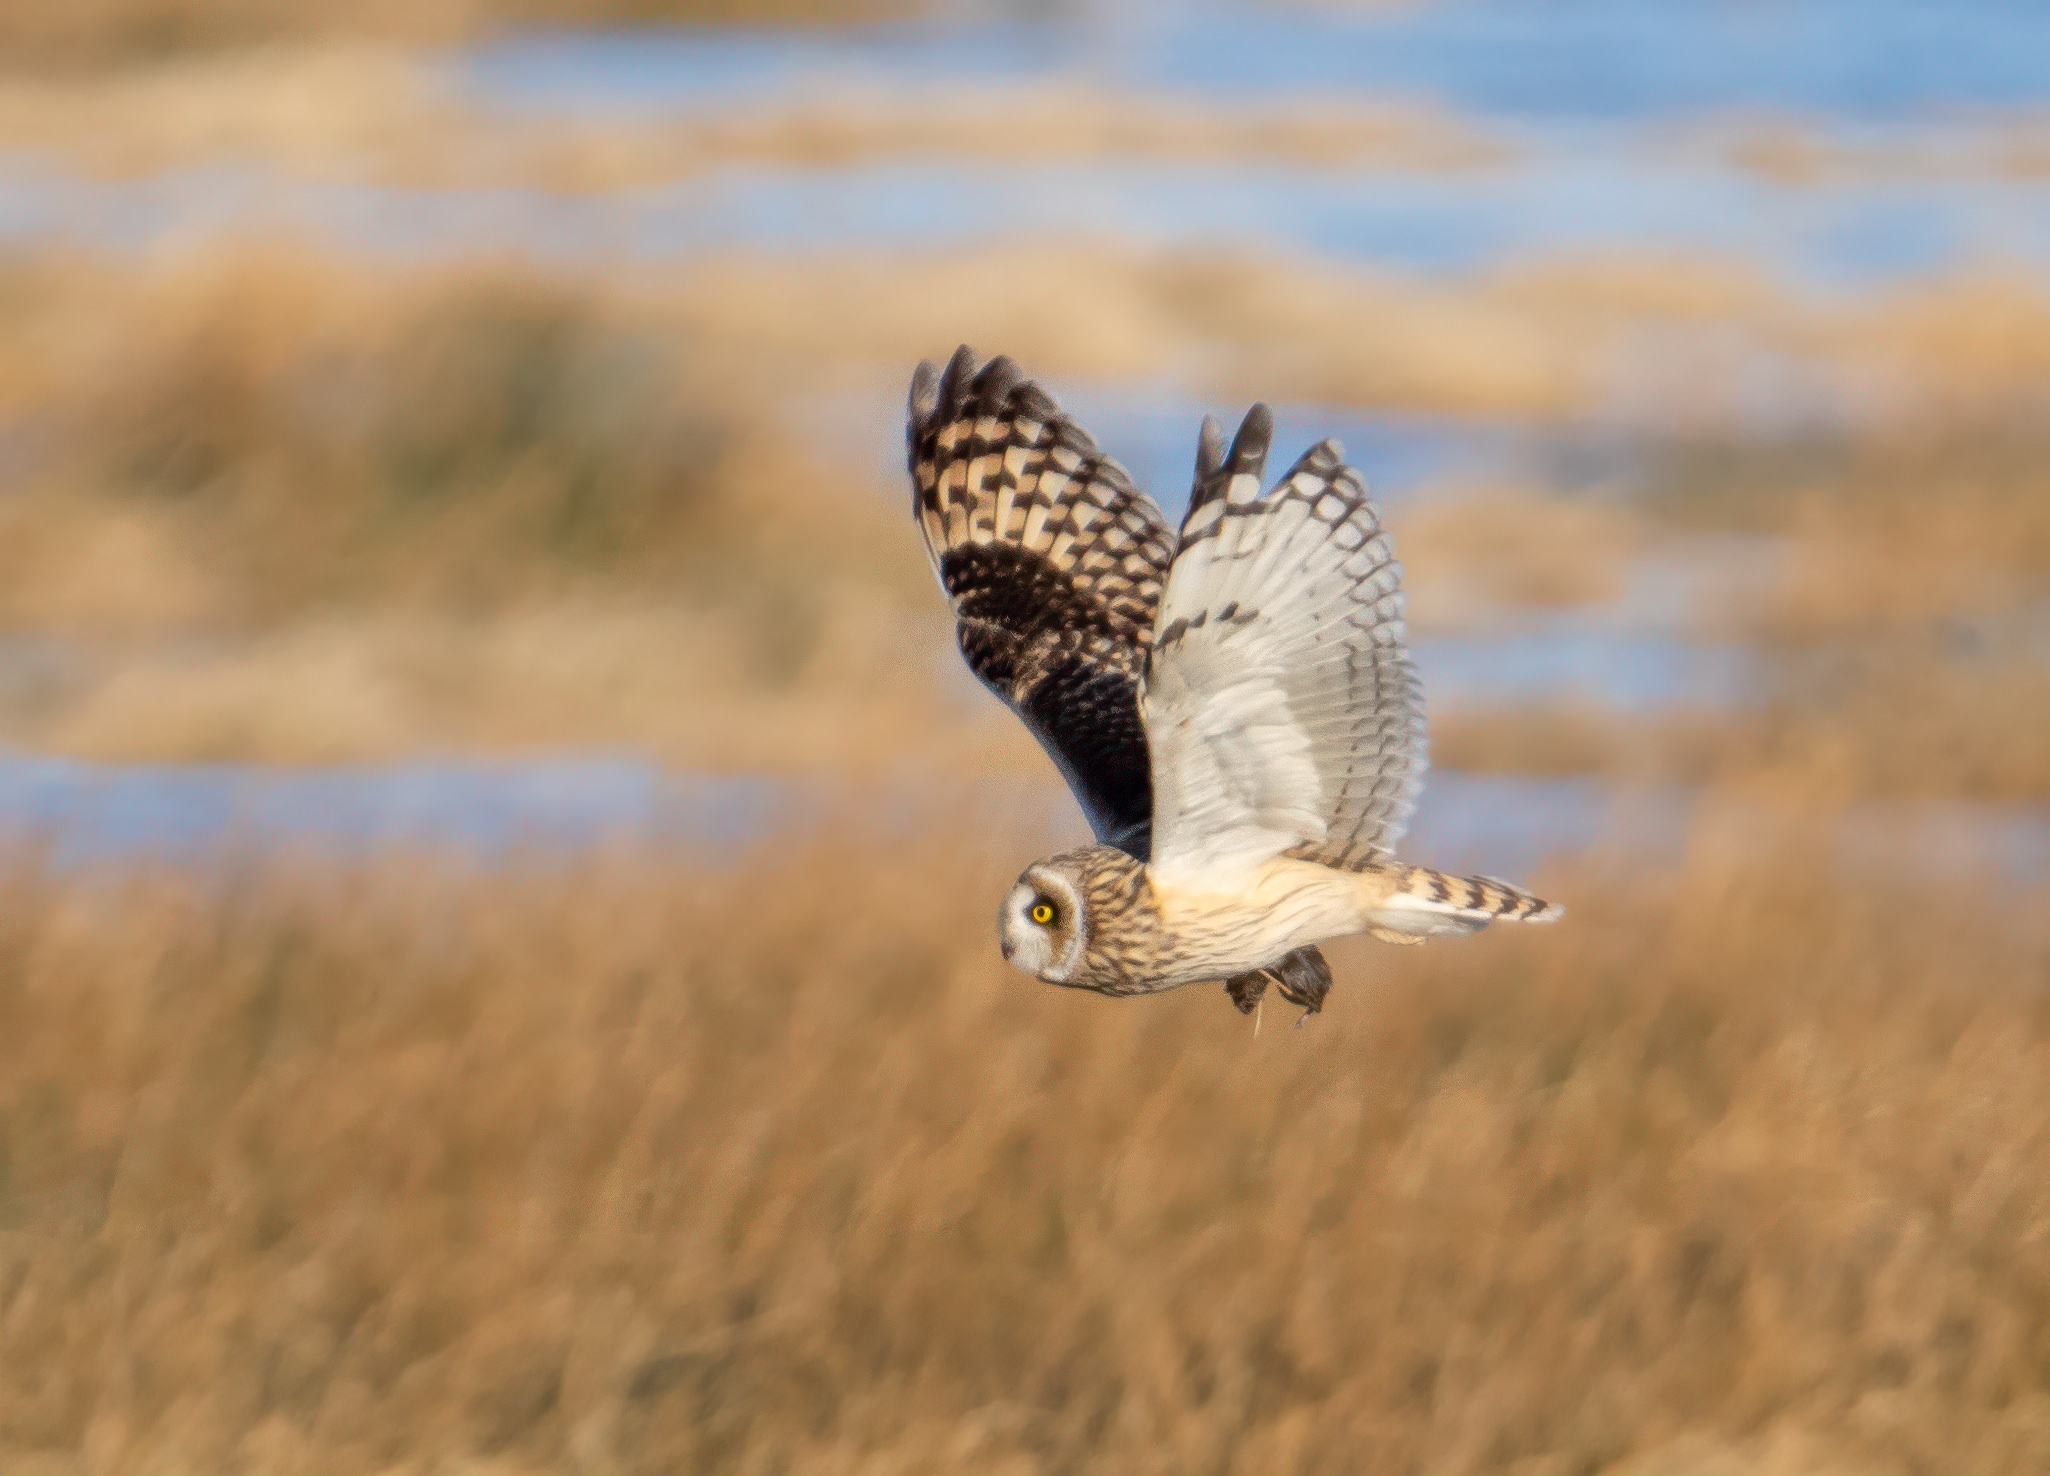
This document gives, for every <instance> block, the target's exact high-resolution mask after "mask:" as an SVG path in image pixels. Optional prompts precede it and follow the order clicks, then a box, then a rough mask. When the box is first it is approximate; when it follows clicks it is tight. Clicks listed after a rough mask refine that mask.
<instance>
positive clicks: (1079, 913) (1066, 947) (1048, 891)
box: [997, 857, 1089, 984]
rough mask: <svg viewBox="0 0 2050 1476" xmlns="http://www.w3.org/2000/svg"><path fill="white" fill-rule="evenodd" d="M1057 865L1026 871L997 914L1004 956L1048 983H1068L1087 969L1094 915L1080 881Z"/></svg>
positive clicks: (1041, 865) (1041, 866)
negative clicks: (1084, 966) (1085, 956)
mask: <svg viewBox="0 0 2050 1476" xmlns="http://www.w3.org/2000/svg"><path fill="white" fill-rule="evenodd" d="M1059 859H1060V858H1058V857H1056V858H1055V860H1054V861H1052V862H1049V861H1041V862H1039V863H1037V864H1036V865H1033V866H1028V867H1026V868H1025V874H1024V875H1023V876H1021V877H1019V878H1018V884H1017V885H1016V886H1014V887H1012V888H1011V891H1010V895H1008V896H1006V897H1005V898H1004V906H1003V911H1002V912H1000V913H999V914H998V915H997V937H998V939H999V940H1000V941H1001V942H1002V944H1003V950H1004V957H1005V958H1006V959H1008V960H1009V961H1010V962H1011V964H1012V966H1013V967H1015V968H1020V969H1023V970H1024V971H1025V972H1026V973H1028V974H1031V975H1032V976H1033V977H1035V978H1038V979H1041V980H1044V981H1045V982H1046V983H1048V984H1067V983H1070V982H1072V981H1073V980H1074V979H1075V975H1076V972H1077V970H1079V969H1080V968H1081V966H1082V958H1083V952H1084V948H1085V946H1086V945H1087V943H1088V941H1089V914H1088V908H1087V905H1086V903H1085V902H1084V900H1083V893H1082V889H1081V887H1079V886H1078V885H1076V879H1075V878H1074V877H1071V876H1069V875H1067V874H1066V871H1065V869H1064V868H1062V867H1061V866H1059V865H1057V864H1056V863H1057V862H1058V860H1059Z"/></svg>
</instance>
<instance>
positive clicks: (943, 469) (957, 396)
mask: <svg viewBox="0 0 2050 1476" xmlns="http://www.w3.org/2000/svg"><path fill="white" fill-rule="evenodd" d="M907 438H908V440H909V443H910V447H909V449H910V461H911V481H912V511H913V513H914V514H915V515H916V517H917V519H918V524H919V527H920V528H921V529H922V530H923V532H924V534H925V547H926V552H927V553H928V554H929V555H930V556H931V558H932V563H933V570H934V572H935V573H937V574H938V575H939V580H940V586H941V588H942V589H944V590H945V591H946V594H947V598H948V599H949V600H950V601H952V603H953V606H954V616H955V619H956V622H957V627H956V634H957V636H958V638H959V640H960V643H961V654H962V655H963V656H964V657H966V658H967V660H968V665H969V668H970V670H972V671H973V672H974V673H975V674H976V676H978V677H980V678H981V679H982V681H983V683H984V684H985V685H986V686H988V687H989V689H990V690H991V691H992V692H994V693H996V695H997V696H998V697H1000V698H1002V699H1003V700H1004V702H1005V703H1007V704H1008V705H1009V706H1010V708H1011V709H1012V711H1014V712H1016V713H1017V714H1018V716H1019V717H1020V718H1021V719H1023V720H1024V723H1025V726H1026V727H1027V728H1029V729H1031V731H1032V735H1033V736H1034V737H1035V738H1037V739H1038V740H1039V742H1040V744H1041V746H1043V747H1044V748H1045V749H1046V751H1047V753H1048V754H1049V755H1051V756H1052V758H1053V760H1054V762H1055V763H1056V764H1057V765H1059V767H1060V770H1061V773H1062V775H1063V776H1064V777H1065V778H1066V779H1067V781H1068V787H1069V788H1070V789H1072V790H1073V791H1074V793H1075V798H1076V799H1077V800H1078V801H1080V802H1081V805H1082V808H1083V810H1084V811H1085V812H1086V813H1087V814H1088V816H1089V823H1090V826H1091V827H1092V828H1093V829H1094V830H1095V832H1096V837H1097V839H1098V840H1100V841H1102V842H1103V843H1104V844H1106V845H1114V846H1117V847H1118V848H1119V849H1121V850H1123V851H1125V852H1126V853H1128V854H1129V855H1132V856H1134V857H1136V858H1138V859H1139V860H1142V861H1143V860H1146V859H1147V858H1148V855H1149V853H1150V850H1151V845H1152V840H1151V832H1152V822H1153V785H1152V778H1151V775H1150V773H1149V772H1148V768H1147V753H1146V730H1145V729H1144V728H1143V727H1142V726H1141V725H1140V721H1139V695H1138V694H1139V674H1140V672H1141V671H1142V670H1144V668H1145V664H1146V650H1147V647H1148V646H1149V645H1150V644H1151V643H1152V640H1153V615H1154V611H1155V609H1156V607H1157V606H1158V605H1159V602H1160V589H1161V584H1162V581H1163V580H1164V579H1165V578H1166V577H1167V570H1168V566H1169V564H1170V563H1172V562H1173V559H1174V548H1175V536H1174V532H1173V530H1172V529H1170V528H1169V527H1168V526H1167V523H1166V520H1165V519H1163V518H1162V517H1161V515H1160V509H1159V508H1157V507H1155V506H1154V505H1153V500H1152V499H1151V498H1149V497H1148V496H1147V495H1146V494H1145V493H1144V492H1141V491H1140V490H1139V489H1138V488H1137V487H1135V486H1133V485H1132V479H1131V477H1130V476H1129V475H1128V474H1127V473H1126V471H1125V469H1124V468H1123V467H1122V466H1119V465H1118V464H1117V463H1116V462H1115V461H1113V460H1111V459H1110V458H1109V457H1108V456H1105V455H1104V454H1103V453H1102V452H1101V451H1099V450H1098V449H1097V446H1096V442H1095V441H1093V440H1092V439H1090V437H1089V434H1088V433H1087V432H1086V431H1084V430H1083V429H1082V428H1081V427H1080V426H1078V425H1076V424H1075V423H1074V422H1073V421H1072V420H1070V419H1068V417H1067V416H1065V415H1063V414H1062V413H1061V408H1060V406H1059V405H1058V404H1056V403H1055V401H1054V398H1053V396H1051V395H1049V394H1048V393H1047V392H1046V391H1045V390H1043V389H1041V388H1040V387H1039V386H1038V385H1036V384H1033V383H1031V382H1030V381H1029V380H1027V379H1026V378H1025V376H1024V374H1023V372H1022V371H1021V370H1020V369H1019V368H1018V366H1017V365H1016V364H1015V363H1013V362H1012V361H1011V360H1010V359H1007V358H996V359H991V360H990V361H989V362H988V363H987V364H985V365H983V366H982V367H981V369H980V370H978V369H977V368H976V365H975V355H974V353H973V351H972V350H970V349H969V348H967V347H966V346H965V345H964V346H963V347H962V348H961V349H960V350H959V351H957V352H956V353H955V355H954V357H953V359H952V360H951V361H950V362H949V363H948V365H947V367H946V370H945V371H944V372H943V373H942V372H939V371H936V370H935V369H934V368H933V366H932V365H931V364H929V363H926V364H920V365H919V366H918V372H917V374H916V375H915V376H914V377H913V378H912V381H911V408H910V421H909V425H908V427H907Z"/></svg>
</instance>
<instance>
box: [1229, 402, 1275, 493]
mask: <svg viewBox="0 0 2050 1476" xmlns="http://www.w3.org/2000/svg"><path fill="white" fill-rule="evenodd" d="M1273 442H1274V412H1273V411H1272V410H1269V409H1268V408H1267V406H1266V405H1265V403H1261V404H1258V405H1255V406H1254V407H1253V408H1252V409H1250V410H1248V411H1247V412H1246V418H1245V419H1244V420H1243V421H1241V422H1240V423H1239V433H1238V434H1237V435H1236V436H1234V437H1232V442H1231V450H1230V451H1229V452H1228V453H1227V454H1226V456H1225V464H1226V467H1227V469H1228V470H1229V471H1230V472H1231V474H1232V475H1233V476H1235V477H1239V476H1246V475H1249V474H1250V475H1252V476H1254V477H1262V476H1265V475H1266V473H1267V448H1268V447H1269V446H1270V445H1272V444H1273Z"/></svg>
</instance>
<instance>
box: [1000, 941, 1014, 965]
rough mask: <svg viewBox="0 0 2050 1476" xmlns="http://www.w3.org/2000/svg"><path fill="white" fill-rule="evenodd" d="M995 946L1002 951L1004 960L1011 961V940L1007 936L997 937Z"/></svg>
mask: <svg viewBox="0 0 2050 1476" xmlns="http://www.w3.org/2000/svg"><path fill="white" fill-rule="evenodd" d="M997 947H999V948H1001V949H1002V950H1003V951H1004V962H1005V963H1009V962H1010V961H1011V940H1010V939H1009V938H999V939H997Z"/></svg>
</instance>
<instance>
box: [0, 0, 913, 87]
mask: <svg viewBox="0 0 2050 1476" xmlns="http://www.w3.org/2000/svg"><path fill="white" fill-rule="evenodd" d="M923 8H924V7H923V6H922V5H921V4H918V3H916V0H357V3H354V4H350V5H324V4H321V3H319V0H14V3H11V4H9V5H8V6H7V7H6V9H5V10H0V60H4V62H5V63H6V64H7V67H8V70H20V71H44V70H48V69H52V68H56V69H62V70H65V71H72V72H76V71H85V70H91V69H97V68H101V67H105V66H108V65H117V66H119V65H134V64H136V63H138V62H152V61H157V60H160V59H161V58H163V57H166V56H180V55H187V54H192V53H205V52H212V51H219V50H235V49H246V48H248V47H251V46H261V45H270V44H275V43H278V42H301V43H303V42H306V41H337V40H339V41H365V40H376V41H383V42H393V41H396V42H404V43H409V44H416V45H417V44H426V45H440V44H446V43H449V42H453V41H461V40H465V39H469V38H472V37H475V36H478V35H480V34H488V33H490V32H493V31H498V30H504V29H507V28H511V27H520V26H634V25H677V24H688V25H736V24H738V25H755V26H762V25H766V26H777V25H821V24H827V25H850V24H857V23H861V22H870V21H877V20H884V19H892V18H903V17H905V16H908V15H915V14H918V13H919V12H920V11H921V10H922V9H923Z"/></svg>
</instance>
